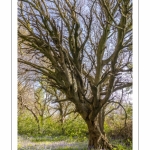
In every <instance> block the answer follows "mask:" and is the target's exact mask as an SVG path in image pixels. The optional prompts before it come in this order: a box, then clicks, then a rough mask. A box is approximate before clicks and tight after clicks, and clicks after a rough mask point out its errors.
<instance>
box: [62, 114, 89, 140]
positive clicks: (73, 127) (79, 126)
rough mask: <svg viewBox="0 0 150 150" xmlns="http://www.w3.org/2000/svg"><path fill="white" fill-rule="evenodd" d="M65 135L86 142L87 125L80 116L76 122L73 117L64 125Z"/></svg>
mask: <svg viewBox="0 0 150 150" xmlns="http://www.w3.org/2000/svg"><path fill="white" fill-rule="evenodd" d="M64 129H65V135H66V136H68V137H70V139H71V138H74V137H78V139H79V140H80V141H81V140H83V141H84V140H86V139H87V137H86V133H87V125H86V124H85V122H84V121H83V119H82V118H81V117H80V116H79V117H78V118H76V119H75V120H73V118H72V117H69V119H68V120H67V121H66V123H65V124H64Z"/></svg>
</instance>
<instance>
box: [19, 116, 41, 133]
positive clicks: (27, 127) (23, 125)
mask: <svg viewBox="0 0 150 150" xmlns="http://www.w3.org/2000/svg"><path fill="white" fill-rule="evenodd" d="M37 132H38V127H37V123H36V121H35V119H34V118H33V117H32V115H30V114H26V115H24V114H21V115H19V116H18V134H20V135H28V136H35V135H36V133H37Z"/></svg>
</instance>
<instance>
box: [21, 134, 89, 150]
mask: <svg viewBox="0 0 150 150" xmlns="http://www.w3.org/2000/svg"><path fill="white" fill-rule="evenodd" d="M86 149H87V141H83V142H77V141H70V140H66V139H65V140H60V138H59V137H58V139H57V137H55V139H52V138H51V137H41V138H31V137H24V136H18V150H86Z"/></svg>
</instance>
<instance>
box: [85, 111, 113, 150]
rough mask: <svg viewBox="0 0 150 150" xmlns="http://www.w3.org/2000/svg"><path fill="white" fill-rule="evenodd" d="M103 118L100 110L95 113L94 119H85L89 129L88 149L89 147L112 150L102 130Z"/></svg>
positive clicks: (89, 149)
mask: <svg viewBox="0 0 150 150" xmlns="http://www.w3.org/2000/svg"><path fill="white" fill-rule="evenodd" d="M103 121H104V118H103V114H102V112H100V113H99V114H98V115H97V118H96V119H95V120H94V121H91V120H86V123H87V126H88V131H89V143H88V150H91V149H97V150H98V149H104V150H112V146H111V144H110V143H109V142H108V139H107V137H106V135H105V132H104V125H103V124H104V122H103Z"/></svg>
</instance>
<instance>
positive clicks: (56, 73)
mask: <svg viewBox="0 0 150 150" xmlns="http://www.w3.org/2000/svg"><path fill="white" fill-rule="evenodd" d="M18 45H19V46H18V49H19V55H18V62H19V64H21V68H22V69H23V70H24V71H25V72H30V73H31V72H32V73H33V74H34V75H35V76H32V77H33V78H35V80H36V77H37V76H36V75H38V77H39V78H40V79H41V80H43V81H46V82H47V83H48V85H49V86H51V87H53V88H56V89H57V90H59V91H61V92H62V93H64V94H65V98H64V99H63V100H62V101H71V102H72V103H74V104H75V107H76V111H77V112H78V113H79V114H80V115H81V116H82V118H83V119H84V120H85V122H86V123H87V125H88V129H89V133H91V134H90V138H89V148H90V147H91V148H92V147H94V148H97V147H98V146H99V144H97V143H99V142H98V141H100V138H99V135H101V134H100V133H101V132H102V129H101V126H100V130H98V126H97V124H96V121H97V116H98V114H99V113H100V112H101V110H102V108H103V106H104V105H105V104H106V103H107V102H110V101H112V100H113V99H114V97H115V93H116V92H117V91H119V93H120V96H121V95H122V92H124V91H125V90H124V89H125V88H128V87H131V86H132V1H131V0H91V1H88V0H83V1H80V0H70V1H68V0H32V1H31V0H19V1H18ZM33 74H32V75H33ZM97 132H98V133H99V134H98V136H97ZM102 133H103V132H102ZM93 134H94V135H93ZM95 137H96V138H95ZM95 139H96V140H95ZM95 141H96V142H95ZM108 147H109V146H108ZM109 148H110V147H109ZM110 149H111V148H110Z"/></svg>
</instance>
